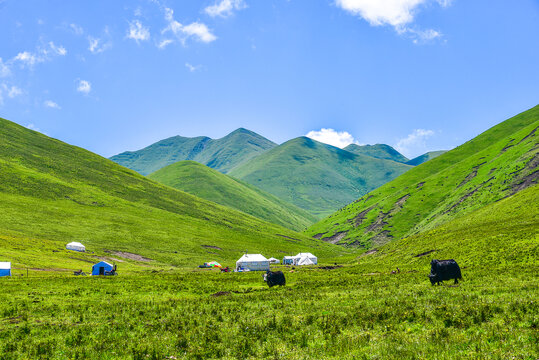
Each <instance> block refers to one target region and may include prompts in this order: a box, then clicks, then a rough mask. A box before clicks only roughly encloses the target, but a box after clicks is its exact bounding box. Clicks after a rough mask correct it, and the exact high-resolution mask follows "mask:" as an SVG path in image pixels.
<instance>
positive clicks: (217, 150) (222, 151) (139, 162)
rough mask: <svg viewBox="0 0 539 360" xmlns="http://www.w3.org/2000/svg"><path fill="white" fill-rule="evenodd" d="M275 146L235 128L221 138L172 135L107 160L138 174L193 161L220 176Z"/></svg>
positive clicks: (246, 131) (251, 133)
mask: <svg viewBox="0 0 539 360" xmlns="http://www.w3.org/2000/svg"><path fill="white" fill-rule="evenodd" d="M275 146H277V145H276V144H275V143H273V142H272V141H270V140H268V139H266V138H265V137H262V136H260V135H258V134H256V133H254V132H252V131H249V130H247V129H243V128H240V129H237V130H235V131H233V132H231V133H230V134H228V135H227V136H225V137H223V138H221V139H215V140H214V139H210V138H209V137H205V136H199V137H194V138H188V137H182V136H174V137H171V138H168V139H164V140H161V141H158V142H156V143H155V144H152V145H150V146H148V147H146V148H144V149H141V150H137V151H127V152H123V153H121V154H118V155H114V156H112V157H111V158H110V159H111V160H112V161H114V162H117V163H118V164H120V165H122V166H125V167H127V168H129V169H132V170H135V171H136V172H138V173H140V174H142V175H148V174H150V173H152V172H154V171H156V170H159V169H161V168H163V167H165V166H167V165H170V164H173V163H175V162H178V161H181V160H194V161H197V162H199V163H201V164H204V165H207V166H209V167H211V168H213V169H216V170H218V171H220V172H222V173H228V172H229V171H230V170H231V169H233V168H234V167H236V166H238V165H240V164H242V163H244V162H246V161H248V160H250V159H252V158H253V157H255V156H257V155H259V154H261V153H263V152H265V151H267V150H269V149H271V148H273V147H275Z"/></svg>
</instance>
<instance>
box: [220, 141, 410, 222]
mask: <svg viewBox="0 0 539 360" xmlns="http://www.w3.org/2000/svg"><path fill="white" fill-rule="evenodd" d="M409 168H410V166H408V165H404V164H401V163H397V162H394V161H390V160H382V159H375V158H373V157H370V156H365V155H356V154H353V153H351V152H348V151H345V150H342V149H339V148H336V147H334V146H331V145H326V144H322V143H320V142H317V141H315V140H312V139H310V138H307V137H299V138H296V139H292V140H290V141H287V142H286V143H284V144H282V145H279V146H278V147H276V148H273V149H271V150H269V151H267V152H265V153H263V154H262V155H260V156H258V157H256V158H254V159H252V160H251V161H249V162H246V163H244V164H243V165H241V166H238V167H237V168H235V169H234V170H232V171H231V172H230V175H231V176H233V177H236V178H238V179H241V180H244V181H246V182H248V183H251V184H253V185H255V186H257V187H259V188H261V189H263V190H265V191H267V192H269V193H271V194H273V195H275V196H277V197H279V198H280V199H283V200H285V201H287V202H289V203H292V204H294V205H296V206H299V207H300V208H302V209H305V210H307V211H309V212H310V213H311V214H314V215H316V216H323V215H327V214H329V213H331V212H333V211H335V210H336V209H338V208H339V207H341V206H344V205H346V204H348V203H349V202H350V201H353V200H354V199H357V197H358V196H361V195H363V194H365V193H367V192H368V191H370V190H372V189H375V188H376V187H378V186H380V185H381V184H384V183H385V182H387V181H389V180H391V179H394V178H395V177H397V176H398V175H400V174H402V173H404V172H405V171H407V170H408V169H409Z"/></svg>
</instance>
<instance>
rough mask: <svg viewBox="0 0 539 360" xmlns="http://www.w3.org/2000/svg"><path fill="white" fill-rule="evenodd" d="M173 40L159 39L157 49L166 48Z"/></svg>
mask: <svg viewBox="0 0 539 360" xmlns="http://www.w3.org/2000/svg"><path fill="white" fill-rule="evenodd" d="M173 42H174V40H171V39H164V40H161V41H160V42H159V43H158V44H157V47H158V48H159V49H164V48H166V47H167V46H168V45H170V44H172V43H173Z"/></svg>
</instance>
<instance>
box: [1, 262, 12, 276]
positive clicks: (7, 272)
mask: <svg viewBox="0 0 539 360" xmlns="http://www.w3.org/2000/svg"><path fill="white" fill-rule="evenodd" d="M1 276H11V263H10V262H0V277H1Z"/></svg>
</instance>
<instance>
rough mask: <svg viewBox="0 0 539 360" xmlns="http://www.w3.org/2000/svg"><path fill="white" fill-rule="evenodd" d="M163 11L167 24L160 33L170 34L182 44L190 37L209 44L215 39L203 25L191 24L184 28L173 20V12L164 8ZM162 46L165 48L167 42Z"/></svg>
mask: <svg viewBox="0 0 539 360" xmlns="http://www.w3.org/2000/svg"><path fill="white" fill-rule="evenodd" d="M164 11H165V20H166V21H167V22H168V26H167V27H166V28H165V29H163V31H161V33H162V34H165V33H168V32H171V33H172V34H174V35H175V36H176V38H177V39H178V40H179V41H180V42H181V43H182V44H185V41H186V40H187V39H189V38H190V37H192V38H194V39H196V40H198V41H201V42H204V43H210V42H212V41H215V40H216V39H217V36H215V35H214V34H212V32H211V31H210V29H208V27H207V26H206V25H205V24H203V23H199V22H193V23H191V24H189V25H185V26H184V25H182V24H180V23H179V22H178V21H176V20H175V19H174V11H173V10H172V9H171V8H164ZM162 43H163V42H161V43H160V45H161V44H162ZM164 44H165V45H164V46H166V45H168V44H169V43H168V42H167V43H164Z"/></svg>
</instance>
